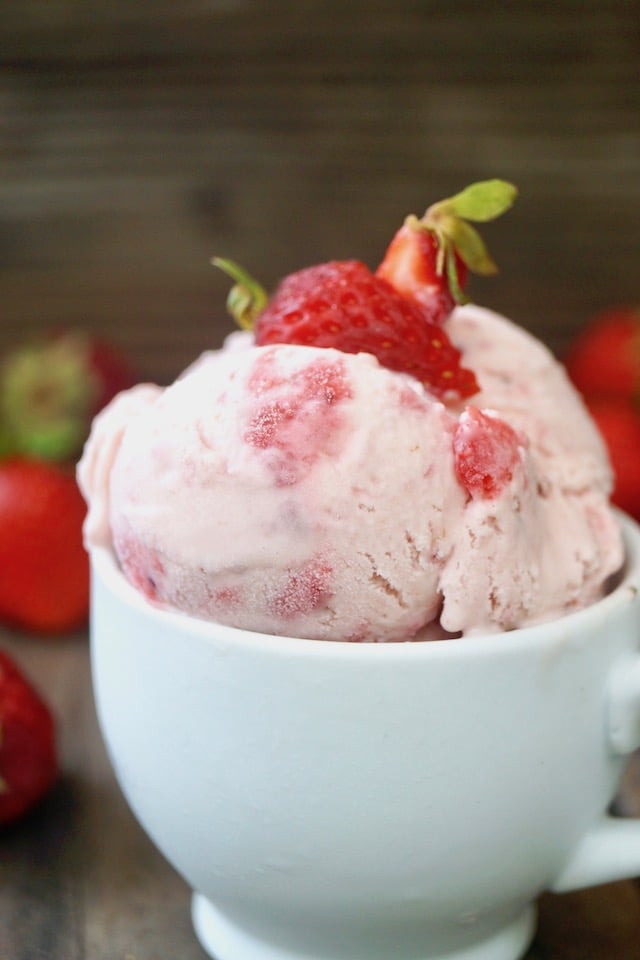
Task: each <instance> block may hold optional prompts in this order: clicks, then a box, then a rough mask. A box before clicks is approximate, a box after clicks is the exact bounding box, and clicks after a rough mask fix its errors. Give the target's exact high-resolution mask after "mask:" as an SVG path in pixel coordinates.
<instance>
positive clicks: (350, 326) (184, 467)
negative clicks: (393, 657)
mask: <svg viewBox="0 0 640 960" xmlns="http://www.w3.org/2000/svg"><path fill="white" fill-rule="evenodd" d="M513 196H514V191H513V188H511V187H510V185H505V184H503V183H502V181H489V182H488V183H485V184H478V185H473V186H472V187H471V188H468V189H467V191H463V192H462V193H461V194H458V195H456V197H454V198H451V199H450V200H448V201H443V202H442V203H441V204H440V205H438V204H436V205H435V206H434V207H432V208H430V211H431V212H430V211H428V212H427V215H426V216H425V218H423V220H422V221H418V220H417V219H416V218H409V220H408V221H407V222H406V223H405V225H404V226H403V227H402V228H401V229H400V231H399V232H398V234H396V237H395V238H394V240H393V242H392V244H391V246H390V248H389V251H388V252H387V255H386V256H385V258H384V259H383V262H382V264H381V266H380V268H379V269H378V271H376V272H375V273H374V272H371V271H369V270H368V268H367V267H365V266H364V265H363V264H360V263H359V262H358V261H333V262H330V263H328V264H323V265H320V266H318V267H311V268H308V269H307V270H306V271H304V270H303V271H300V272H299V273H298V274H294V275H292V276H291V277H289V278H285V280H284V281H283V282H282V284H281V285H280V287H279V288H278V290H277V291H276V293H275V294H274V296H273V298H272V299H271V300H270V301H269V302H267V298H266V295H264V292H263V291H262V290H261V288H259V287H257V286H255V285H253V284H252V282H251V281H250V280H249V278H247V277H246V275H245V274H244V273H243V271H241V270H240V268H238V267H237V266H236V265H235V264H233V263H231V262H229V261H218V263H220V264H221V265H222V266H224V268H225V269H227V270H228V272H230V273H231V274H232V275H233V276H234V279H236V281H237V283H236V286H235V287H234V289H233V291H232V294H231V297H230V300H231V304H232V307H233V311H234V313H235V314H236V315H237V316H238V317H239V319H240V320H241V322H242V323H243V324H244V325H245V326H247V327H248V329H249V331H250V332H248V333H247V334H245V335H244V341H242V338H241V339H240V341H238V338H234V339H233V340H232V342H230V344H229V345H226V346H225V347H224V348H223V349H222V350H220V351H212V352H210V353H208V354H206V355H205V356H204V357H203V358H202V359H201V360H200V361H199V362H197V363H196V364H194V365H193V366H192V367H191V368H190V369H189V370H188V371H187V372H186V373H185V374H184V375H183V376H182V377H181V378H180V379H178V380H177V381H176V383H175V384H173V385H172V386H170V387H169V388H167V389H166V390H164V391H160V390H158V389H157V388H144V389H143V390H142V392H141V391H140V390H139V391H138V392H137V393H136V394H135V396H134V395H133V394H131V397H130V399H129V395H127V394H124V395H121V396H120V397H119V398H117V399H116V401H114V403H113V404H112V405H111V406H110V407H109V408H108V409H107V410H106V411H105V412H104V413H102V414H101V415H100V416H99V417H98V418H97V420H96V424H95V427H94V432H93V434H92V437H91V438H90V440H89V442H88V444H87V447H86V449H85V454H84V456H83V460H82V462H81V464H80V468H79V479H80V482H81V485H82V487H83V489H84V491H85V495H86V497H87V499H88V501H89V505H90V510H89V518H88V521H87V525H86V539H87V544H88V546H89V547H90V548H91V547H93V546H96V545H98V544H104V545H108V546H110V547H112V548H113V549H114V550H115V553H116V555H117V557H118V559H119V561H120V565H121V567H122V569H123V571H124V573H125V576H127V578H128V579H129V580H130V582H131V583H133V584H134V586H136V587H137V588H138V589H139V590H140V591H141V592H142V593H144V594H145V596H147V597H148V599H149V600H150V601H151V602H154V603H160V604H163V605H168V606H170V607H172V608H177V609H179V610H182V611H184V612H185V613H187V614H190V615H195V616H202V617H205V618H209V619H213V620H218V621H221V622H224V623H227V624H231V625H234V626H237V627H241V628H245V629H251V630H255V631H259V632H266V633H275V634H283V635H288V636H300V637H308V638H311V639H318V640H323V639H326V640H343V641H399V640H410V639H421V638H426V637H429V638H431V637H434V636H448V635H451V634H459V633H472V632H486V631H490V630H496V629H498V630H508V629H511V628H514V627H517V626H521V625H523V624H525V623H530V622H536V621H539V620H543V619H548V618H550V617H554V616H558V615H560V614H562V613H563V612H566V611H568V610H572V609H576V608H578V607H580V606H584V605H585V604H588V603H590V602H592V601H593V600H594V599H596V597H597V596H599V595H600V592H601V590H602V586H603V584H604V582H605V581H606V579H607V577H608V576H609V574H611V573H612V572H613V571H615V570H616V569H617V568H618V567H619V565H620V563H621V559H622V548H621V542H620V534H619V530H618V525H617V522H616V520H615V518H614V516H613V514H612V512H611V510H610V507H609V502H608V496H609V492H610V486H611V477H610V471H609V466H608V462H607V458H606V455H605V453H604V449H603V446H602V443H601V440H600V438H599V436H598V434H597V431H596V430H595V428H594V427H593V425H592V423H591V421H590V419H589V417H588V415H587V413H586V411H585V408H584V406H583V405H582V403H581V401H580V399H579V397H578V395H577V394H576V392H575V390H574V389H573V388H572V387H571V385H570V384H569V382H568V379H567V377H566V375H565V373H564V371H563V369H562V367H561V366H560V365H559V364H558V363H557V362H556V361H555V360H554V358H553V357H552V356H551V354H550V353H549V351H547V350H546V349H545V348H544V347H543V346H542V345H541V344H539V343H538V342H537V341H536V340H535V339H534V338H532V337H530V335H528V334H526V333H524V332H523V331H520V330H518V328H516V327H515V326H514V325H513V324H511V323H510V322H509V321H507V320H505V319H503V318H501V317H498V316H497V315H496V314H494V313H491V312H490V311H486V310H481V309H480V308H476V307H472V306H458V307H455V308H454V307H453V303H454V301H455V300H459V299H461V298H462V293H461V289H460V287H461V285H462V284H463V283H464V280H465V275H466V271H467V268H469V269H472V270H473V269H479V270H480V272H484V273H489V272H491V271H492V269H493V264H492V261H491V260H490V258H489V256H488V254H487V253H486V250H485V249H484V247H483V245H482V243H481V241H479V238H478V236H477V234H476V233H475V230H474V228H472V227H471V226H470V224H469V222H468V221H469V220H483V219H489V218H490V217H491V216H495V215H497V214H498V213H499V212H501V211H502V210H503V209H505V208H506V207H507V206H508V205H510V203H511V202H512V200H513ZM434 211H435V213H434ZM424 237H426V238H427V242H426V243H425V241H424ZM394 279H395V280H396V282H397V286H394ZM523 358H526V360H527V365H528V366H529V369H530V371H531V379H532V383H531V384H529V375H527V378H526V379H527V382H526V383H523V377H522V374H521V371H522V365H523ZM125 407H126V415H123V414H124V411H125ZM559 410H562V416H561V417H558V415H557V414H558V411H559Z"/></svg>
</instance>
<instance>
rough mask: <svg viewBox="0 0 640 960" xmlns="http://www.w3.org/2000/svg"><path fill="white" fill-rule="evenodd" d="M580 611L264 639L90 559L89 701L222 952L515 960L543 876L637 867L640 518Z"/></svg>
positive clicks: (255, 959)
mask: <svg viewBox="0 0 640 960" xmlns="http://www.w3.org/2000/svg"><path fill="white" fill-rule="evenodd" d="M623 523H624V527H625V537H626V543H627V556H628V563H627V569H626V572H625V575H624V578H623V579H622V581H621V582H620V584H619V585H618V586H617V587H616V589H615V590H613V591H612V592H611V593H610V594H609V595H608V596H607V597H606V598H604V599H603V600H601V601H600V602H599V603H597V604H595V605H594V606H592V607H591V608H589V609H588V610H584V611H581V612H578V613H575V614H571V615H569V616H567V617H565V618H563V619H560V620H557V621H555V622H553V623H549V624H544V625H542V626H536V627H530V628H526V629H522V630H516V631H513V632H511V633H507V634H501V635H492V636H485V637H477V638H463V639H460V640H451V641H442V642H422V643H400V644H350V643H332V642H329V641H316V640H311V641H309V640H295V639H288V638H281V637H272V636H265V635H261V634H255V633H249V632H246V631H239V630H234V629H231V628H229V627H224V626H219V625H216V624H211V623H206V622H203V621H200V620H197V619H193V618H189V617H186V616H182V615H180V614H177V613H170V612H163V611H161V610H159V609H156V608H154V607H153V606H150V605H149V603H148V602H147V601H146V600H144V599H143V598H142V597H141V596H139V595H138V594H137V593H136V592H135V591H134V590H133V589H132V588H131V587H130V586H129V585H128V584H127V583H126V582H125V580H124V578H123V577H122V575H121V574H120V572H119V570H118V569H117V566H116V564H115V562H114V560H113V558H112V556H111V554H110V553H109V552H107V551H104V550H96V551H95V553H94V555H93V557H92V563H93V612H92V657H93V671H94V684H95V693H96V701H97V707H98V713H99V718H100V722H101V726H102V730H103V733H104V737H105V739H106V743H107V745H108V749H109V752H110V755H111V758H112V761H113V764H114V767H115V770H116V774H117V777H118V779H119V782H120V785H121V787H122V790H123V791H124V793H125V795H126V797H127V798H128V801H129V803H130V805H131V807H132V809H133V811H134V812H135V814H136V815H137V817H138V818H139V820H140V823H141V824H142V825H143V827H144V828H145V829H146V831H147V832H148V833H149V835H150V836H151V838H152V839H153V840H154V841H155V843H156V844H157V846H158V847H159V849H160V850H161V851H162V852H163V853H164V855H165V856H166V857H167V858H168V860H169V861H170V862H171V863H172V864H173V865H174V866H175V868H176V869H177V870H178V871H179V872H180V873H181V874H182V875H183V876H184V877H185V878H186V880H187V881H188V883H189V884H190V885H191V887H192V888H193V890H194V897H193V918H194V924H195V928H196V932H197V934H198V936H199V938H200V940H201V942H202V944H203V946H204V947H205V949H206V950H207V951H208V952H210V953H211V955H212V956H215V957H216V960H276V958H278V960H283V958H297V957H300V958H301V957H313V958H314V960H325V958H327V960H388V958H389V957H393V958H394V960H408V958H411V960H416V958H421V960H434V958H441V957H444V956H445V955H446V957H447V960H454V958H455V960H514V958H515V957H518V956H520V955H521V954H522V953H523V952H524V951H525V949H526V947H527V944H528V943H529V941H530V939H531V936H532V933H533V927H534V907H533V906H532V904H533V903H534V902H535V899H536V897H537V895H538V894H539V893H540V892H541V891H543V890H545V889H552V890H569V889H574V888H576V887H581V886H586V885H589V884H595V883H600V882H603V881H607V880H614V879H619V878H622V877H627V876H633V875H637V874H640V823H637V822H633V821H625V820H618V819H611V818H609V817H608V816H607V815H606V811H607V808H608V806H609V804H610V802H611V800H612V798H613V797H614V795H615V792H616V789H617V786H618V783H619V778H620V775H621V772H622V769H623V765H624V761H625V756H626V755H627V754H628V753H629V752H630V751H632V750H633V749H635V748H636V747H637V746H639V745H640V653H639V650H638V646H639V637H640V610H639V607H640V599H639V588H640V530H639V529H638V527H637V526H635V525H634V524H633V523H631V522H630V521H628V520H625V519H623Z"/></svg>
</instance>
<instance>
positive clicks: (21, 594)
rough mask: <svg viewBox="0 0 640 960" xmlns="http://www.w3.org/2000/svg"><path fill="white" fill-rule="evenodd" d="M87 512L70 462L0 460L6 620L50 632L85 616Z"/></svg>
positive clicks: (0, 608)
mask: <svg viewBox="0 0 640 960" xmlns="http://www.w3.org/2000/svg"><path fill="white" fill-rule="evenodd" d="M85 512H86V506H85V503H84V500H83V498H82V495H81V494H80V491H79V489H78V486H77V483H76V480H75V476H74V473H73V471H72V470H71V469H67V468H63V467H59V466H57V465H55V464H50V463H45V462H43V461H36V460H26V459H22V458H11V459H7V460H4V461H2V462H0V570H1V571H2V576H1V577H0V620H1V621H3V622H5V623H8V624H11V625H13V626H16V627H19V628H22V629H25V630H29V631H33V632H37V633H45V634H53V633H61V632H65V631H70V630H74V629H76V628H78V627H80V626H82V625H83V624H84V623H85V621H86V619H87V614H88V607H89V564H88V559H87V555H86V553H85V551H84V547H83V543H82V523H83V520H84V516H85Z"/></svg>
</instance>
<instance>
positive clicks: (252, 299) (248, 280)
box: [211, 257, 269, 330]
mask: <svg viewBox="0 0 640 960" xmlns="http://www.w3.org/2000/svg"><path fill="white" fill-rule="evenodd" d="M211 263H212V264H213V266H214V267H218V268H219V269H220V270H222V271H223V272H224V273H226V274H227V276H229V277H231V279H232V280H235V281H236V282H235V284H234V285H233V287H232V288H231V290H230V291H229V295H228V297H227V310H228V311H229V313H230V314H231V316H232V317H233V319H234V320H235V321H236V323H237V324H238V326H239V327H242V329H243V330H253V327H254V324H255V321H256V318H257V317H258V315H259V314H260V313H262V311H263V310H264V308H265V307H266V305H267V303H268V300H269V297H268V295H267V293H266V291H265V289H264V287H262V286H261V285H260V284H259V283H258V281H257V280H254V278H253V277H252V276H251V274H249V273H247V271H246V270H245V269H244V267H241V266H240V265H239V264H238V263H235V261H234V260H227V259H226V258H224V257H212V259H211Z"/></svg>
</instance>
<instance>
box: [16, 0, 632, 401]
mask: <svg viewBox="0 0 640 960" xmlns="http://www.w3.org/2000/svg"><path fill="white" fill-rule="evenodd" d="M639 94H640V3H638V2H635V0H592V2H582V0H535V2H526V0H522V2H517V0H512V2H509V0H499V2H498V0H447V2H443V0H437V2H432V0H380V2H372V0H369V2H367V0H349V2H348V3H347V2H344V0H329V2H325V3H320V2H312V0H297V2H295V3H294V2H279V0H274V2H258V0H179V2H177V0H110V2H107V0H19V2H18V0H2V2H0V311H1V314H0V317H1V321H0V349H2V348H3V347H5V346H6V345H8V344H10V343H12V342H14V341H16V340H18V339H20V338H22V337H23V336H24V335H25V334H30V333H31V332H35V331H37V330H38V329H39V328H42V327H47V326H49V325H52V324H59V323H61V322H62V323H72V324H79V325H85V326H87V327H89V328H94V329H98V330H101V331H102V332H106V333H109V334H110V335H111V336H112V337H113V338H115V339H116V340H118V341H120V342H121V343H122V344H123V345H124V346H125V347H126V348H127V349H128V350H130V351H131V352H132V353H133V355H134V356H135V358H136V360H137V362H138V366H139V369H140V373H141V376H144V377H153V378H157V379H159V380H161V381H163V382H164V381H166V380H167V379H169V378H172V377H173V376H174V375H175V373H177V372H178V371H179V370H180V369H181V368H182V367H183V366H184V365H185V364H186V363H188V362H189V361H190V360H191V358H192V357H193V356H194V355H195V354H197V353H199V352H200V351H201V350H202V349H204V348H206V347H209V346H212V345H217V344H218V343H219V342H220V339H221V338H222V336H223V334H224V332H225V330H226V329H227V318H226V315H225V311H224V298H225V295H226V290H227V282H226V280H225V278H224V277H222V276H221V275H218V274H217V272H216V271H215V270H214V269H213V268H212V267H211V266H209V259H210V257H211V255H212V254H214V253H218V254H225V255H227V256H231V257H233V258H235V259H237V260H240V261H241V262H243V263H245V264H246V265H247V266H248V267H249V268H250V269H251V270H252V272H254V274H256V275H257V276H258V277H259V278H261V279H262V280H263V282H264V283H265V284H266V285H267V286H272V285H273V284H275V282H276V281H277V279H278V278H279V277H280V276H281V275H282V274H283V273H286V272H288V271H290V270H292V269H294V268H298V267H301V266H304V265H307V264H309V263H312V262H316V261H319V260H325V259H330V258H334V257H351V256H354V257H359V258H361V259H364V260H366V261H367V262H369V263H370V264H372V265H375V263H376V262H377V261H378V259H379V258H380V256H381V254H382V252H383V250H384V247H385V244H386V242H387V240H388V238H389V236H390V234H391V232H392V231H393V229H394V228H395V226H396V224H398V223H399V222H400V220H401V219H402V218H403V217H404V215H405V214H406V213H408V212H412V211H415V212H418V213H421V212H422V211H423V210H424V208H425V207H426V206H427V205H428V203H430V202H432V201H433V200H435V199H438V198H440V197H442V196H445V195H447V194H449V193H451V192H454V191H455V190H457V189H459V188H460V187H462V186H463V185H465V184H466V183H467V182H470V181H472V180H475V179H482V178H485V177H492V176H503V177H505V178H507V179H511V180H513V181H514V182H515V183H516V184H517V185H518V186H519V188H520V191H521V194H520V199H519V201H518V203H517V206H516V208H515V209H514V210H513V211H512V212H511V213H510V214H509V215H508V216H507V217H506V218H505V219H504V220H502V221H501V222H500V223H499V224H495V225H491V226H490V227H489V228H488V230H487V235H488V238H489V240H490V244H491V248H492V251H493V252H494V255H495V257H496V259H497V261H498V263H499V264H500V267H501V275H500V277H498V278H496V279H493V280H490V281H476V282H474V284H473V286H472V288H471V293H472V295H473V297H474V299H476V300H477V301H479V302H483V303H485V304H487V305H490V306H494V307H496V308H497V309H499V310H502V311H503V312H506V313H508V314H509V315H511V316H512V317H513V318H514V319H517V320H518V321H519V322H521V323H523V324H524V325H525V326H527V327H528V328H530V329H532V330H534V331H535V332H536V333H538V334H539V335H541V336H542V337H543V338H544V339H545V340H547V342H548V343H549V344H550V345H551V346H552V347H553V348H554V349H555V350H556V351H557V352H562V350H563V349H564V347H565V345H566V343H567V341H568V339H569V338H570V337H571V335H572V334H573V332H574V331H575V330H576V329H578V328H579V327H580V326H581V325H582V324H583V323H584V322H585V321H586V319H587V318H588V317H589V316H590V315H591V314H592V313H593V312H594V311H595V310H597V309H599V308H601V307H603V306H606V305H608V304H610V303H612V302H619V301H635V300H638V301H640V278H639V276H638V269H637V250H638V220H639V217H640V118H639V115H638V98H639Z"/></svg>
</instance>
